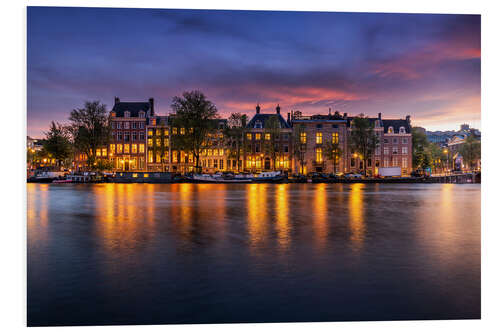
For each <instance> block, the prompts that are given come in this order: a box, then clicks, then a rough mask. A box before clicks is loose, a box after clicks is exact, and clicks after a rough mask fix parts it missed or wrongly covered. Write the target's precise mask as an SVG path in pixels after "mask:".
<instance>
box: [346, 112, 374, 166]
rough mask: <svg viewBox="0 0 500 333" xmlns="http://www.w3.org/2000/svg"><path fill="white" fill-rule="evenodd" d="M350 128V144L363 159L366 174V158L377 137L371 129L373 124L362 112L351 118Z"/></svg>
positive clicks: (372, 149)
mask: <svg viewBox="0 0 500 333" xmlns="http://www.w3.org/2000/svg"><path fill="white" fill-rule="evenodd" d="M351 128H352V130H351V135H350V136H349V140H350V146H351V149H352V150H353V151H354V153H357V154H358V155H360V158H361V159H362V160H363V172H364V175H365V176H366V160H367V159H368V156H371V154H372V152H373V151H374V150H375V148H376V147H377V145H378V143H379V139H378V136H377V135H376V134H375V131H374V129H373V128H374V125H373V124H371V123H370V120H369V119H368V118H367V117H364V116H363V115H362V114H361V115H359V116H357V117H355V118H354V119H353V120H352V126H351Z"/></svg>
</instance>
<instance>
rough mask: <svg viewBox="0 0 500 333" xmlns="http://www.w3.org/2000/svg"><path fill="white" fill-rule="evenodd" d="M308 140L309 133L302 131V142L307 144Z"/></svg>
mask: <svg viewBox="0 0 500 333" xmlns="http://www.w3.org/2000/svg"><path fill="white" fill-rule="evenodd" d="M306 142H307V133H306V132H300V143H302V144H306Z"/></svg>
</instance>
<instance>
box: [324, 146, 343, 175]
mask: <svg viewBox="0 0 500 333" xmlns="http://www.w3.org/2000/svg"><path fill="white" fill-rule="evenodd" d="M325 149H326V151H325V152H326V158H327V159H329V160H331V161H332V163H333V173H337V165H338V163H339V159H340V158H341V157H342V149H341V148H340V145H339V143H338V142H330V141H329V142H327V143H326V145H325Z"/></svg>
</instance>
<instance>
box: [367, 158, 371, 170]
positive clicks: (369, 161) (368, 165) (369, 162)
mask: <svg viewBox="0 0 500 333" xmlns="http://www.w3.org/2000/svg"><path fill="white" fill-rule="evenodd" d="M366 166H367V167H368V168H370V167H371V166H372V159H371V158H369V159H368V160H367V161H366Z"/></svg>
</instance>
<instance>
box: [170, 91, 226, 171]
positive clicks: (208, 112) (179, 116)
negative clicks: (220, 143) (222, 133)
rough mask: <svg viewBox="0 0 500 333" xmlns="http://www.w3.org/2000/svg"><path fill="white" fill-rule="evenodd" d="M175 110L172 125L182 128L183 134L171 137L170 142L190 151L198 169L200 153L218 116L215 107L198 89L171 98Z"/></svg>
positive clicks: (197, 169) (213, 128)
mask: <svg viewBox="0 0 500 333" xmlns="http://www.w3.org/2000/svg"><path fill="white" fill-rule="evenodd" d="M172 110H173V111H174V112H175V116H174V117H173V118H174V120H173V125H174V126H176V127H178V128H184V129H185V130H184V134H182V135H175V136H173V137H172V144H173V146H174V147H176V148H178V149H182V150H184V151H186V152H189V153H192V154H193V158H194V162H195V170H196V171H199V170H200V166H199V165H200V153H201V150H202V149H203V148H204V147H205V145H207V144H208V141H209V140H208V139H209V137H208V135H209V133H211V132H213V131H214V130H215V126H214V121H213V120H215V119H217V118H218V113H217V108H216V107H215V105H214V104H213V103H212V102H211V101H209V100H207V99H206V97H205V95H204V94H203V93H202V92H200V91H197V90H195V91H190V92H184V93H183V94H182V97H178V96H175V97H174V98H173V99H172Z"/></svg>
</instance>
